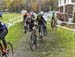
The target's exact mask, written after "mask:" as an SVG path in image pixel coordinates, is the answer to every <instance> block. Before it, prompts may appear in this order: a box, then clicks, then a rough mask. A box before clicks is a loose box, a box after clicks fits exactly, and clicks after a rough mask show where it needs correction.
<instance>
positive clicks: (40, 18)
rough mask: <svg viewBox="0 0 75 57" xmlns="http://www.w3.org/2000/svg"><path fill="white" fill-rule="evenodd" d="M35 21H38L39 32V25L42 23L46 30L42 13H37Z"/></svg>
mask: <svg viewBox="0 0 75 57" xmlns="http://www.w3.org/2000/svg"><path fill="white" fill-rule="evenodd" d="M36 22H37V23H38V26H39V33H40V32H41V27H40V25H43V28H44V29H45V30H47V28H46V20H45V19H44V18H43V15H42V14H39V15H38V16H37V19H36Z"/></svg>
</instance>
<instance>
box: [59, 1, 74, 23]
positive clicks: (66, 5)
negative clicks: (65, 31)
mask: <svg viewBox="0 0 75 57" xmlns="http://www.w3.org/2000/svg"><path fill="white" fill-rule="evenodd" d="M74 11H75V0H58V12H59V14H58V15H59V16H58V18H59V19H62V20H63V21H69V22H71V20H72V19H73V13H74Z"/></svg>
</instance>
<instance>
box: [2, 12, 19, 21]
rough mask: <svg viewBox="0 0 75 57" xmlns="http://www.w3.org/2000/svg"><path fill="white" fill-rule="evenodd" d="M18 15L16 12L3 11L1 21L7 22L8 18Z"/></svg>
mask: <svg viewBox="0 0 75 57" xmlns="http://www.w3.org/2000/svg"><path fill="white" fill-rule="evenodd" d="M18 16H20V14H17V13H4V14H3V20H2V21H4V22H8V21H9V20H10V19H13V18H14V17H18Z"/></svg>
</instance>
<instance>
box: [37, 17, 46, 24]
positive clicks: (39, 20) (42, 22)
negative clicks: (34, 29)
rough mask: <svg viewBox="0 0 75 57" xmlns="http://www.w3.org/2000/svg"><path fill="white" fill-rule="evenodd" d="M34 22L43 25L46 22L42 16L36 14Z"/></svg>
mask: <svg viewBox="0 0 75 57" xmlns="http://www.w3.org/2000/svg"><path fill="white" fill-rule="evenodd" d="M39 17H40V18H39ZM36 22H38V25H44V24H45V23H46V21H45V19H44V18H43V17H42V16H37V19H36Z"/></svg>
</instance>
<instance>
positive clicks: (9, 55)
mask: <svg viewBox="0 0 75 57" xmlns="http://www.w3.org/2000/svg"><path fill="white" fill-rule="evenodd" d="M5 57H13V46H12V44H11V43H10V42H7V53H6V55H5Z"/></svg>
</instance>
